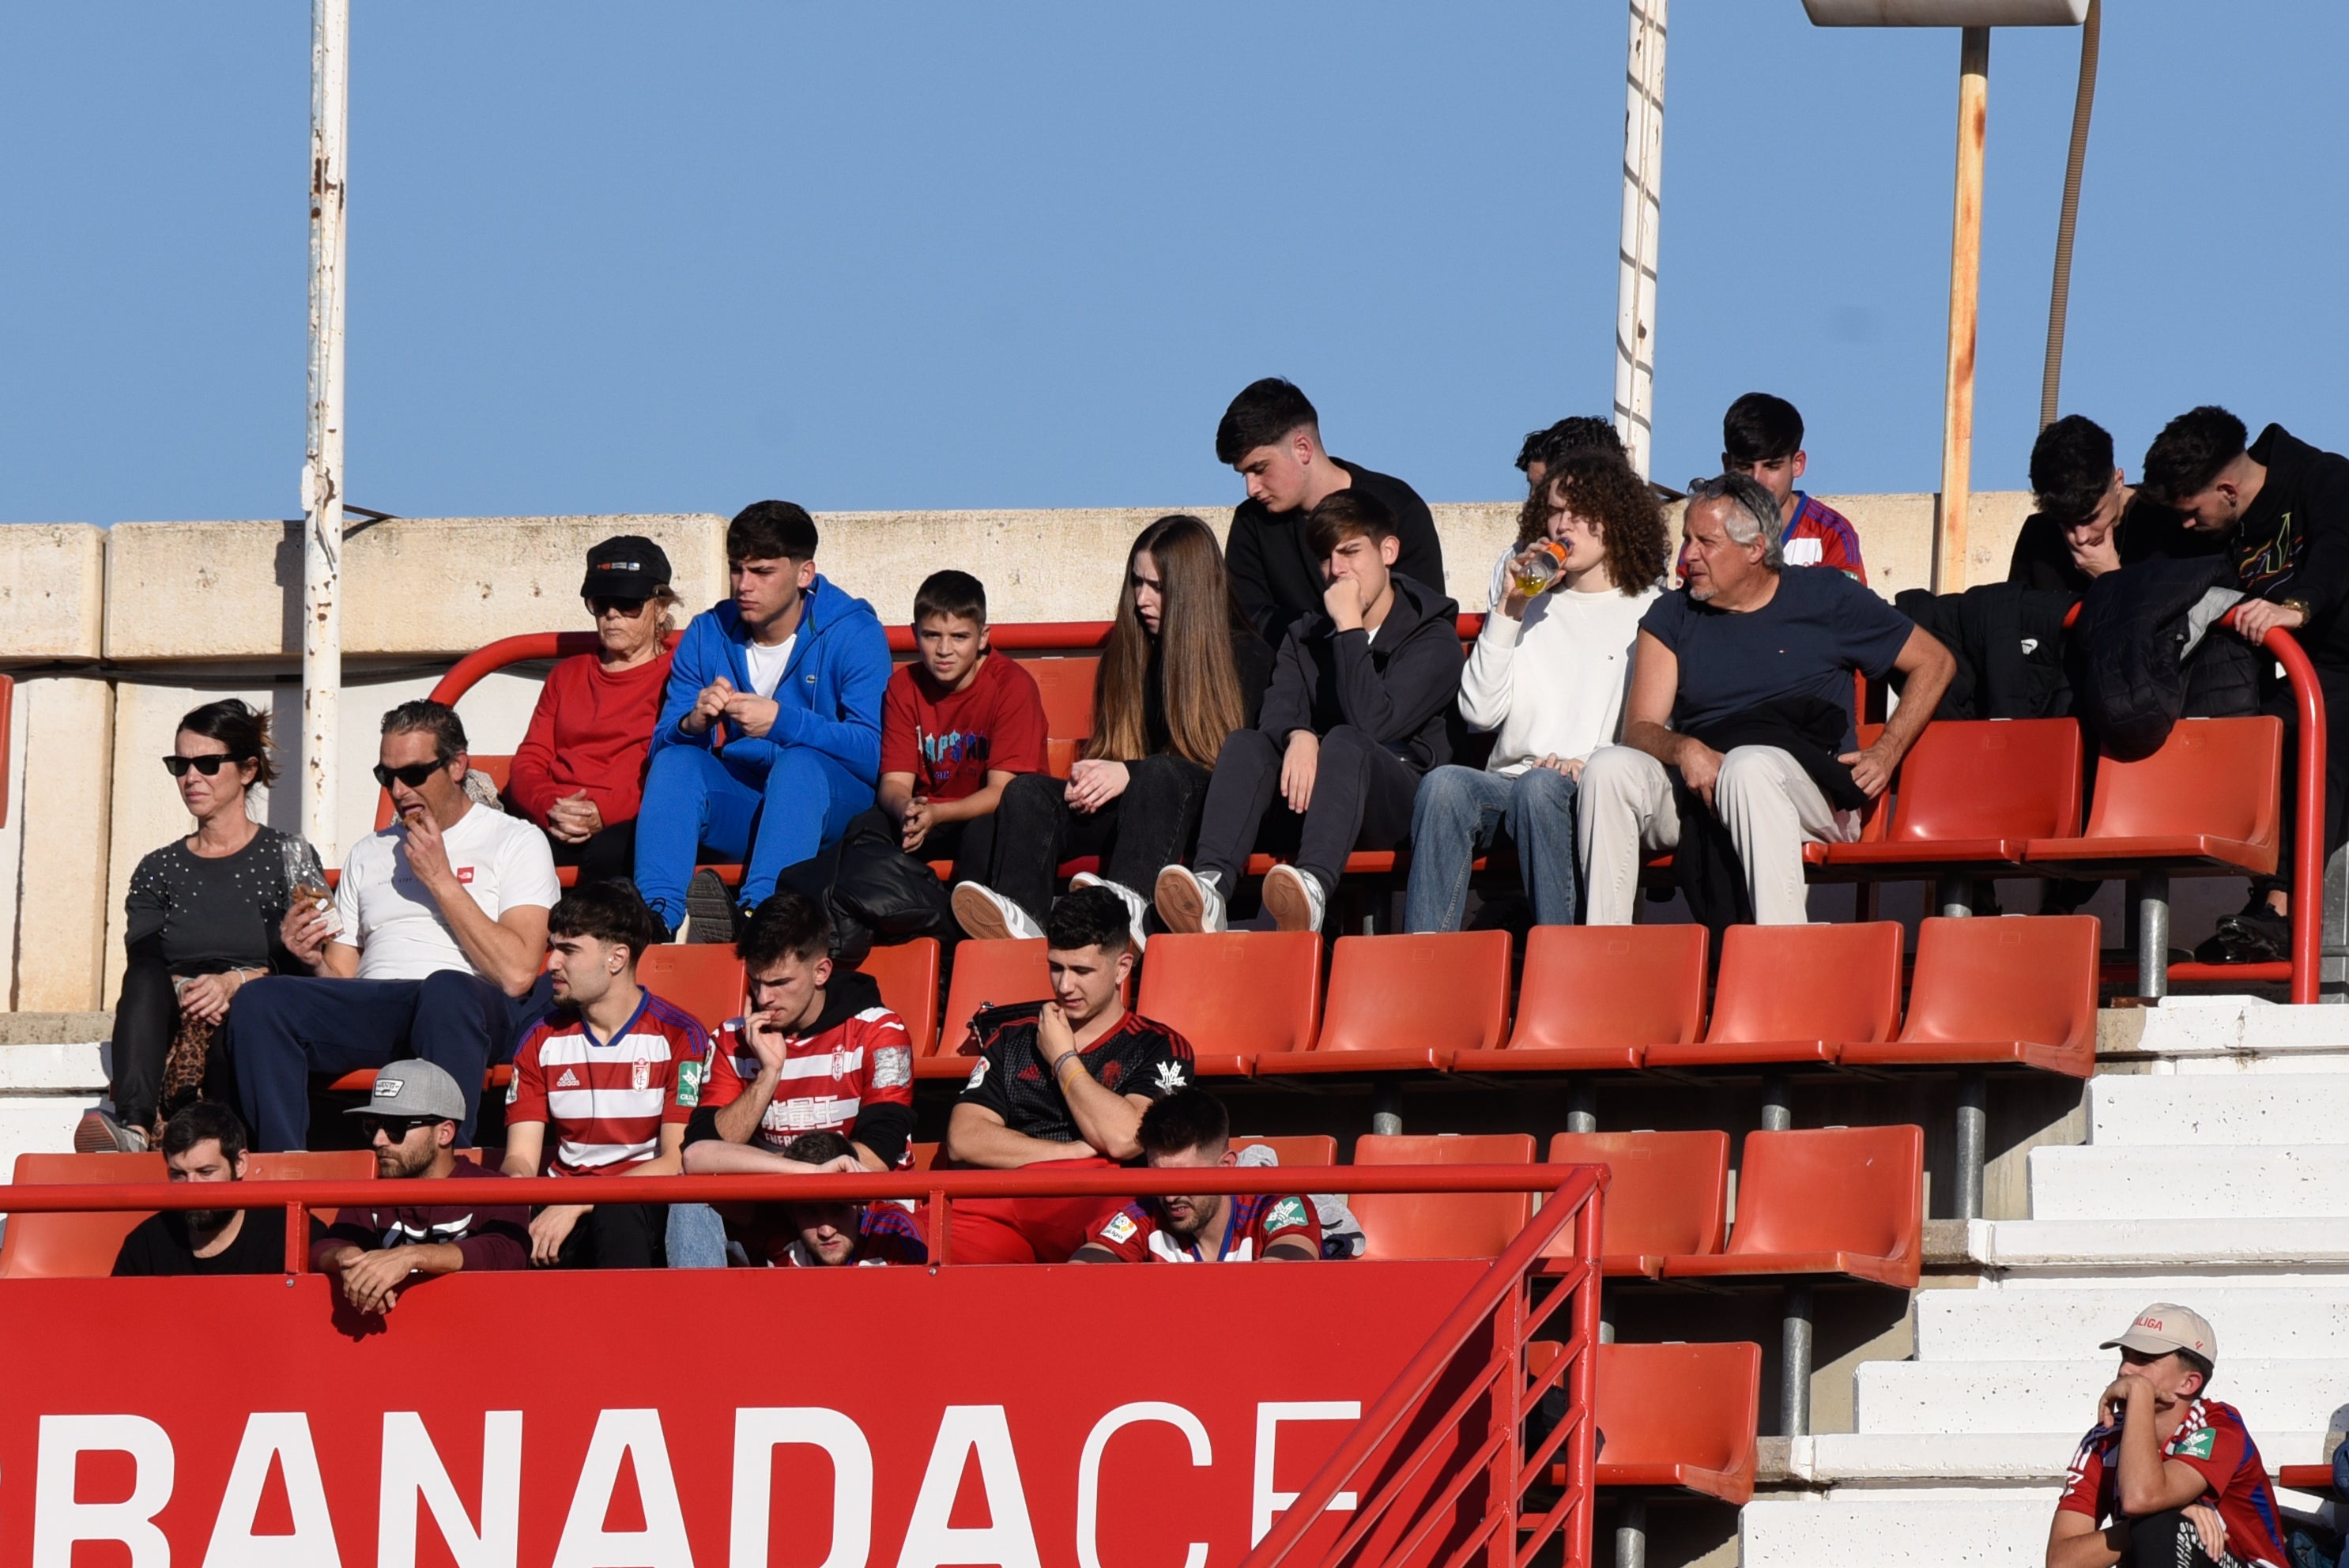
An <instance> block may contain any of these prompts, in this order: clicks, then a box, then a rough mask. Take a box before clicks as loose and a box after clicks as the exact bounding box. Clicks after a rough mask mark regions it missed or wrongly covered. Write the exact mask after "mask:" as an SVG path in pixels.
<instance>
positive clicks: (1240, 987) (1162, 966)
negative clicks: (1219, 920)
mask: <svg viewBox="0 0 2349 1568" xmlns="http://www.w3.org/2000/svg"><path fill="white" fill-rule="evenodd" d="M1139 1010H1140V1011H1141V1013H1142V1016H1143V1017H1145V1018H1151V1019H1154V1020H1155V1021H1157V1022H1158V1023H1162V1024H1164V1025H1166V1026H1169V1027H1171V1028H1172V1029H1174V1032H1175V1033H1176V1034H1178V1035H1181V1036H1182V1037H1184V1038H1185V1039H1186V1040H1188V1041H1190V1042H1191V1050H1192V1052H1193V1054H1194V1056H1195V1058H1196V1060H1197V1063H1198V1070H1199V1073H1200V1075H1201V1076H1202V1077H1206V1078H1214V1077H1240V1076H1245V1075H1246V1074H1247V1073H1248V1072H1249V1071H1251V1070H1252V1069H1253V1068H1254V1065H1255V1063H1256V1060H1257V1058H1258V1057H1262V1056H1268V1055H1272V1054H1275V1053H1281V1054H1287V1053H1289V1052H1294V1051H1302V1050H1306V1049H1308V1048H1309V1047H1311V1046H1312V1044H1313V1032H1314V1027H1315V1026H1316V1025H1317V1024H1318V1023H1319V1019H1320V1015H1321V938H1320V935H1319V934H1318V933H1316V932H1310V931H1226V932H1216V933H1198V934H1181V933H1169V934H1166V935H1164V936H1154V937H1152V938H1151V939H1150V950H1149V952H1148V954H1146V955H1145V956H1144V957H1143V963H1142V1001H1141V1003H1140V1005H1139Z"/></svg>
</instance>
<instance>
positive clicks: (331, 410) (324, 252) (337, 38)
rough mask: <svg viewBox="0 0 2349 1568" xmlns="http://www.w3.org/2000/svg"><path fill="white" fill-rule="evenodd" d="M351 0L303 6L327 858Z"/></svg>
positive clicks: (330, 844)
mask: <svg viewBox="0 0 2349 1568" xmlns="http://www.w3.org/2000/svg"><path fill="white" fill-rule="evenodd" d="M350 38H351V6H350V0H311V5H310V403H309V453H308V457H307V459H305V462H304V464H303V468H302V534H303V547H302V564H303V575H302V831H303V835H304V836H305V837H306V838H307V839H308V840H309V841H310V842H311V843H313V844H315V845H316V846H317V850H318V852H319V854H320V855H322V856H323V857H325V859H326V862H327V863H328V864H329V865H331V864H333V863H335V861H336V860H337V859H338V858H339V851H340V846H339V844H338V843H337V841H336V830H335V797H336V767H335V748H336V731H337V729H338V727H339V725H338V722H337V721H338V720H339V718H340V717H341V710H342V695H343V691H342V688H343V624H342V562H343V196H344V165H343V156H344V143H345V140H346V139H347V137H348V134H349V131H350V81H351V67H350Z"/></svg>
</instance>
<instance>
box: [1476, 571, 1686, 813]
mask: <svg viewBox="0 0 2349 1568" xmlns="http://www.w3.org/2000/svg"><path fill="white" fill-rule="evenodd" d="M1516 553H1517V552H1516V550H1514V549H1511V550H1508V551H1506V552H1503V553H1502V556H1501V559H1500V560H1499V561H1498V562H1496V563H1495V565H1494V568H1493V598H1492V603H1493V604H1494V606H1495V608H1494V609H1493V610H1492V611H1490V612H1489V613H1488V614H1486V615H1485V629H1484V631H1483V632H1481V633H1479V634H1477V637H1476V642H1475V646H1474V647H1472V648H1471V649H1470V650H1469V652H1468V664H1467V667H1466V668H1464V669H1463V670H1462V671H1461V672H1460V717H1463V718H1464V719H1466V720H1467V721H1468V723H1469V726H1470V727H1472V728H1475V729H1483V730H1497V731H1499V733H1498V734H1497V735H1496V736H1495V738H1494V741H1493V755H1492V757H1491V758H1489V759H1488V760H1487V761H1486V762H1485V769H1487V770H1488V771H1490V772H1494V773H1500V774H1505V775H1507V776H1510V777H1515V776H1516V775H1517V774H1519V773H1522V772H1524V771H1525V770H1526V769H1527V768H1529V767H1531V766H1533V764H1535V763H1536V762H1538V761H1540V760H1541V759H1542V758H1544V757H1550V756H1555V757H1558V758H1583V759H1584V760H1586V761H1587V760H1588V758H1589V756H1590V754H1591V753H1592V752H1594V751H1596V750H1598V749H1599V748H1600V747H1602V746H1609V745H1612V744H1613V743H1614V742H1615V739H1616V738H1617V735H1618V733H1619V731H1620V730H1621V729H1622V727H1623V698H1624V695H1625V693H1626V692H1628V691H1629V690H1630V683H1631V646H1632V644H1633V643H1635V642H1636V641H1637V640H1638V638H1639V634H1640V616H1641V615H1644V614H1647V611H1648V606H1649V605H1651V604H1652V603H1655V602H1656V594H1657V592H1658V591H1657V589H1656V588H1655V587H1654V586H1653V585H1651V586H1649V587H1647V588H1644V589H1642V590H1640V592H1639V593H1622V592H1620V591H1619V590H1617V589H1613V588H1609V589H1608V590H1607V591H1606V592H1605V593H1571V592H1568V590H1566V589H1563V588H1558V589H1553V590H1551V591H1550V592H1549V593H1543V594H1541V595H1539V596H1537V598H1535V599H1534V601H1533V602H1532V603H1529V604H1527V605H1526V614H1525V619H1524V620H1522V621H1512V620H1510V619H1509V618H1508V617H1507V616H1506V615H1504V614H1501V612H1500V609H1499V607H1498V606H1499V605H1500V603H1501V596H1502V595H1503V594H1504V593H1507V592H1508V570H1509V562H1511V561H1512V560H1514V559H1515V558H1516Z"/></svg>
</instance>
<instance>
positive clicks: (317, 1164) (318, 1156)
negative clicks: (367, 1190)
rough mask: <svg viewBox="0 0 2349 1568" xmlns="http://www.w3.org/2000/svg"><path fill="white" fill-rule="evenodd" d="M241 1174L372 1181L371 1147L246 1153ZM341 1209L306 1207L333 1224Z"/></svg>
mask: <svg viewBox="0 0 2349 1568" xmlns="http://www.w3.org/2000/svg"><path fill="white" fill-rule="evenodd" d="M494 1163H495V1162H494V1161H492V1167H493V1168H494ZM244 1174H245V1179H246V1180H247V1181H374V1180H375V1150H372V1149H289V1150H285V1151H283V1152H281V1153H277V1154H248V1155H246V1156H245V1157H244ZM341 1213H342V1211H341V1210H340V1209H313V1210H311V1211H310V1215H311V1218H313V1219H315V1220H316V1221H317V1222H318V1223H320V1224H322V1225H331V1224H333V1223H334V1222H335V1221H336V1217H337V1216H339V1215H340V1214H341Z"/></svg>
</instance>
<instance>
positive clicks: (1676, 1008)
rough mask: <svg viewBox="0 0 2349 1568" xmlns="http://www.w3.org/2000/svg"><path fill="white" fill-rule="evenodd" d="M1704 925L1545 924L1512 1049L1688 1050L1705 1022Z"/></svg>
mask: <svg viewBox="0 0 2349 1568" xmlns="http://www.w3.org/2000/svg"><path fill="white" fill-rule="evenodd" d="M1705 940H1706V936H1705V929H1704V927H1703V926H1702V925H1537V926H1535V927H1534V928H1533V934H1531V935H1530V936H1528V937H1526V973H1525V979H1524V983H1523V984H1522V985H1520V986H1519V987H1518V990H1517V1026H1516V1031H1515V1032H1514V1033H1512V1034H1511V1035H1510V1036H1509V1048H1510V1049H1512V1050H1518V1049H1540V1048H1545V1047H1547V1048H1551V1049H1556V1048H1559V1047H1568V1046H1662V1045H1674V1046H1677V1045H1686V1044H1688V1043H1690V1042H1691V1041H1692V1040H1694V1039H1696V1038H1697V1037H1698V1035H1699V1033H1700V1032H1701V1030H1702V1025H1703V1023H1704V957H1705V954H1704V949H1705Z"/></svg>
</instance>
